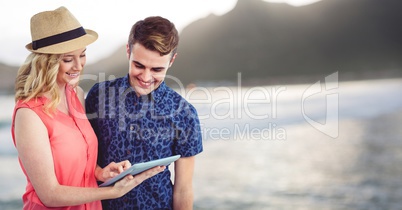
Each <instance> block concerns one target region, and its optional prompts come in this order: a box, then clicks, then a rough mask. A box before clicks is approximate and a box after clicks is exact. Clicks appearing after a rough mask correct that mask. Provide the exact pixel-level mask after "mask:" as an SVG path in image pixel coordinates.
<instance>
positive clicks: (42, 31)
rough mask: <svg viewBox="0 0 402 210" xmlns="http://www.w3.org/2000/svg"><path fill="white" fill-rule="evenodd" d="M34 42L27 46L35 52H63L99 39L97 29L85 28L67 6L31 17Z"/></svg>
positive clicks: (82, 46)
mask: <svg viewBox="0 0 402 210" xmlns="http://www.w3.org/2000/svg"><path fill="white" fill-rule="evenodd" d="M31 37H32V42H31V43H29V44H27V45H26V46H25V47H26V48H27V49H28V50H29V51H31V52H35V53H47V54H63V53H67V52H71V51H74V50H77V49H80V48H84V47H85V46H87V45H89V44H91V43H92V42H94V41H95V40H96V39H98V34H97V33H96V32H95V31H92V30H89V29H84V28H83V27H82V26H81V24H80V23H79V22H78V20H77V19H76V18H75V17H74V15H73V14H71V13H70V11H68V9H67V8H65V7H59V8H57V9H55V10H53V11H45V12H40V13H38V14H36V15H34V16H32V18H31Z"/></svg>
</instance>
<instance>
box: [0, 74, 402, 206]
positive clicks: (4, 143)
mask: <svg viewBox="0 0 402 210" xmlns="http://www.w3.org/2000/svg"><path fill="white" fill-rule="evenodd" d="M178 91H179V92H180V91H181V93H182V95H184V96H185V97H186V98H187V99H188V100H189V101H190V102H191V103H192V104H193V105H194V106H195V107H196V109H197V111H198V113H199V116H200V121H201V127H202V129H201V130H202V134H203V138H204V151H203V152H202V153H201V154H199V155H198V156H197V158H196V168H195V174H194V193H195V198H194V208H195V209H292V210H294V209H300V210H303V209H309V210H310V209H320V210H321V209H328V210H337V209H342V210H345V209H362V210H370V209H388V210H390V209H400V205H401V202H400V200H401V198H402V180H401V179H400V175H401V174H402V166H401V164H400V163H401V162H402V142H401V141H400V139H401V137H402V132H401V131H400V129H399V128H398V127H399V126H400V124H401V122H402V98H401V97H399V95H400V93H401V92H402V80H401V79H388V80H370V81H355V82H341V83H337V82H336V80H331V78H329V79H328V80H326V81H325V80H323V81H321V83H314V84H302V85H287V86H259V87H235V86H234V87H208V88H203V87H196V88H194V89H191V90H178ZM0 100H1V101H2V103H1V105H0V106H1V109H2V110H3V112H1V114H0V164H1V165H2V166H3V167H2V169H1V170H0V209H21V196H22V193H23V191H24V187H25V177H24V176H23V174H22V172H21V169H20V167H19V164H18V160H17V154H16V151H15V148H14V146H13V144H12V140H11V135H10V119H11V113H12V109H13V106H14V102H13V98H12V96H1V97H0Z"/></svg>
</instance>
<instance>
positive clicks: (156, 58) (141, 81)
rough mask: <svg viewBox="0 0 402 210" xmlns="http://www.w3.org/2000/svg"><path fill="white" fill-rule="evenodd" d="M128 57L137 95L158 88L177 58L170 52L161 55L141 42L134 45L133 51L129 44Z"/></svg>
mask: <svg viewBox="0 0 402 210" xmlns="http://www.w3.org/2000/svg"><path fill="white" fill-rule="evenodd" d="M127 57H128V59H129V77H130V85H131V86H132V87H133V88H134V89H135V91H136V92H137V95H148V94H149V93H151V92H152V91H154V90H155V89H156V88H158V87H159V85H160V84H161V83H162V82H163V80H164V79H165V76H166V72H167V70H168V68H169V67H170V66H171V65H172V64H173V61H174V58H175V56H173V58H172V57H171V55H170V54H168V55H164V56H161V55H160V54H159V53H158V52H156V51H151V50H148V49H146V48H145V47H144V46H142V45H141V44H139V43H135V44H134V45H133V46H132V49H131V52H130V49H129V46H127ZM171 58H172V59H171Z"/></svg>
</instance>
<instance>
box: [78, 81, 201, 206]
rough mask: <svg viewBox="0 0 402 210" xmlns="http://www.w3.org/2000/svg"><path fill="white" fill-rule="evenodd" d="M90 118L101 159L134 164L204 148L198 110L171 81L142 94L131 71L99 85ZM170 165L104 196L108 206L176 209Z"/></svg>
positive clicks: (91, 98)
mask: <svg viewBox="0 0 402 210" xmlns="http://www.w3.org/2000/svg"><path fill="white" fill-rule="evenodd" d="M85 101H86V102H85V107H86V112H87V116H88V119H89V121H90V122H91V125H92V127H93V128H94V130H95V133H96V135H97V136H98V141H99V152H98V154H99V155H98V164H99V166H101V167H102V168H103V167H105V166H106V165H108V164H109V163H110V162H112V161H114V162H119V161H123V160H129V161H130V162H131V163H132V164H134V163H139V162H145V161H150V160H155V159H159V158H164V157H168V156H172V155H181V156H182V157H190V156H194V155H196V154H198V153H200V152H202V150H203V147H202V137H201V130H200V123H199V119H198V115H197V111H196V109H195V108H194V107H193V106H192V105H191V104H190V103H188V102H187V101H186V100H185V99H184V98H183V97H182V96H180V95H179V94H178V93H176V92H175V91H174V90H173V89H171V88H169V87H168V86H166V84H165V82H163V83H161V84H160V86H159V87H158V88H157V89H156V90H154V91H152V92H151V93H150V94H148V95H145V96H139V97H138V96H137V94H136V92H135V90H134V89H133V88H132V87H131V86H130V84H129V78H128V75H127V76H125V77H122V78H118V79H115V80H112V81H105V82H101V83H97V84H95V85H94V86H93V87H92V88H91V90H90V91H89V93H88V95H87V97H86V99H85ZM170 176H171V175H170V171H169V170H165V171H164V172H161V173H159V174H158V175H156V176H154V177H152V178H150V179H147V180H145V181H144V182H143V183H142V184H140V185H139V186H137V187H135V188H134V189H133V190H132V191H130V192H129V193H127V194H126V195H124V196H123V197H121V198H118V199H112V200H104V201H102V205H103V208H104V209H141V210H143V209H152V210H155V209H172V208H173V207H172V206H173V185H172V182H171V180H170Z"/></svg>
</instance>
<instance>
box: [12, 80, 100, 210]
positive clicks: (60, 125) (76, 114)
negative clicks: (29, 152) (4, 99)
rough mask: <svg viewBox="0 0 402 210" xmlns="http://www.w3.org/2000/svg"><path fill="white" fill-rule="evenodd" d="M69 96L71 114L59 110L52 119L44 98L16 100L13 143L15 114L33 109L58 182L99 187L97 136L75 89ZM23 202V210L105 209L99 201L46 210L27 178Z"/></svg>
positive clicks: (69, 89) (69, 91)
mask: <svg viewBox="0 0 402 210" xmlns="http://www.w3.org/2000/svg"><path fill="white" fill-rule="evenodd" d="M66 96H67V104H68V106H69V112H70V113H69V115H67V114H65V113H63V112H60V111H58V110H56V111H55V112H54V113H53V114H52V115H53V118H52V117H50V116H49V115H47V114H46V113H45V112H44V111H43V107H44V105H45V104H46V103H47V101H48V99H47V98H45V97H39V98H36V99H32V100H30V101H28V102H26V103H23V102H22V101H17V103H16V106H15V109H14V114H13V122H12V127H11V133H12V137H13V141H14V144H15V134H14V120H15V114H16V111H17V110H18V109H19V108H29V109H31V110H33V111H34V112H35V113H36V114H37V115H38V116H39V117H40V119H41V120H42V122H43V123H44V125H45V126H46V128H47V131H48V135H49V142H50V146H51V150H52V155H53V162H54V168H55V174H56V177H57V179H58V181H59V183H60V184H61V185H68V186H76V187H93V188H96V187H98V185H97V182H96V179H95V167H96V160H97V155H98V141H97V137H96V135H95V133H94V131H93V129H92V127H91V124H90V123H89V121H88V119H87V117H86V115H85V111H84V108H83V107H82V104H81V103H80V100H79V99H78V97H77V95H76V93H75V91H74V89H73V88H72V87H70V86H66ZM20 165H21V168H22V170H23V172H24V174H25V176H27V174H26V172H25V169H24V167H23V165H22V164H21V162H20ZM61 196H62V195H61ZM77 196H80V195H77ZM22 200H23V204H24V207H23V209H35V210H36V209H63V210H83V209H96V210H97V209H102V206H101V202H100V201H96V202H92V203H87V204H83V205H78V206H69V207H62V208H47V207H45V206H44V205H43V203H42V202H41V201H40V199H39V197H38V195H37V194H36V192H35V189H34V188H33V186H32V183H31V182H30V180H29V177H27V186H26V191H25V193H24V195H23V196H22Z"/></svg>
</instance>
